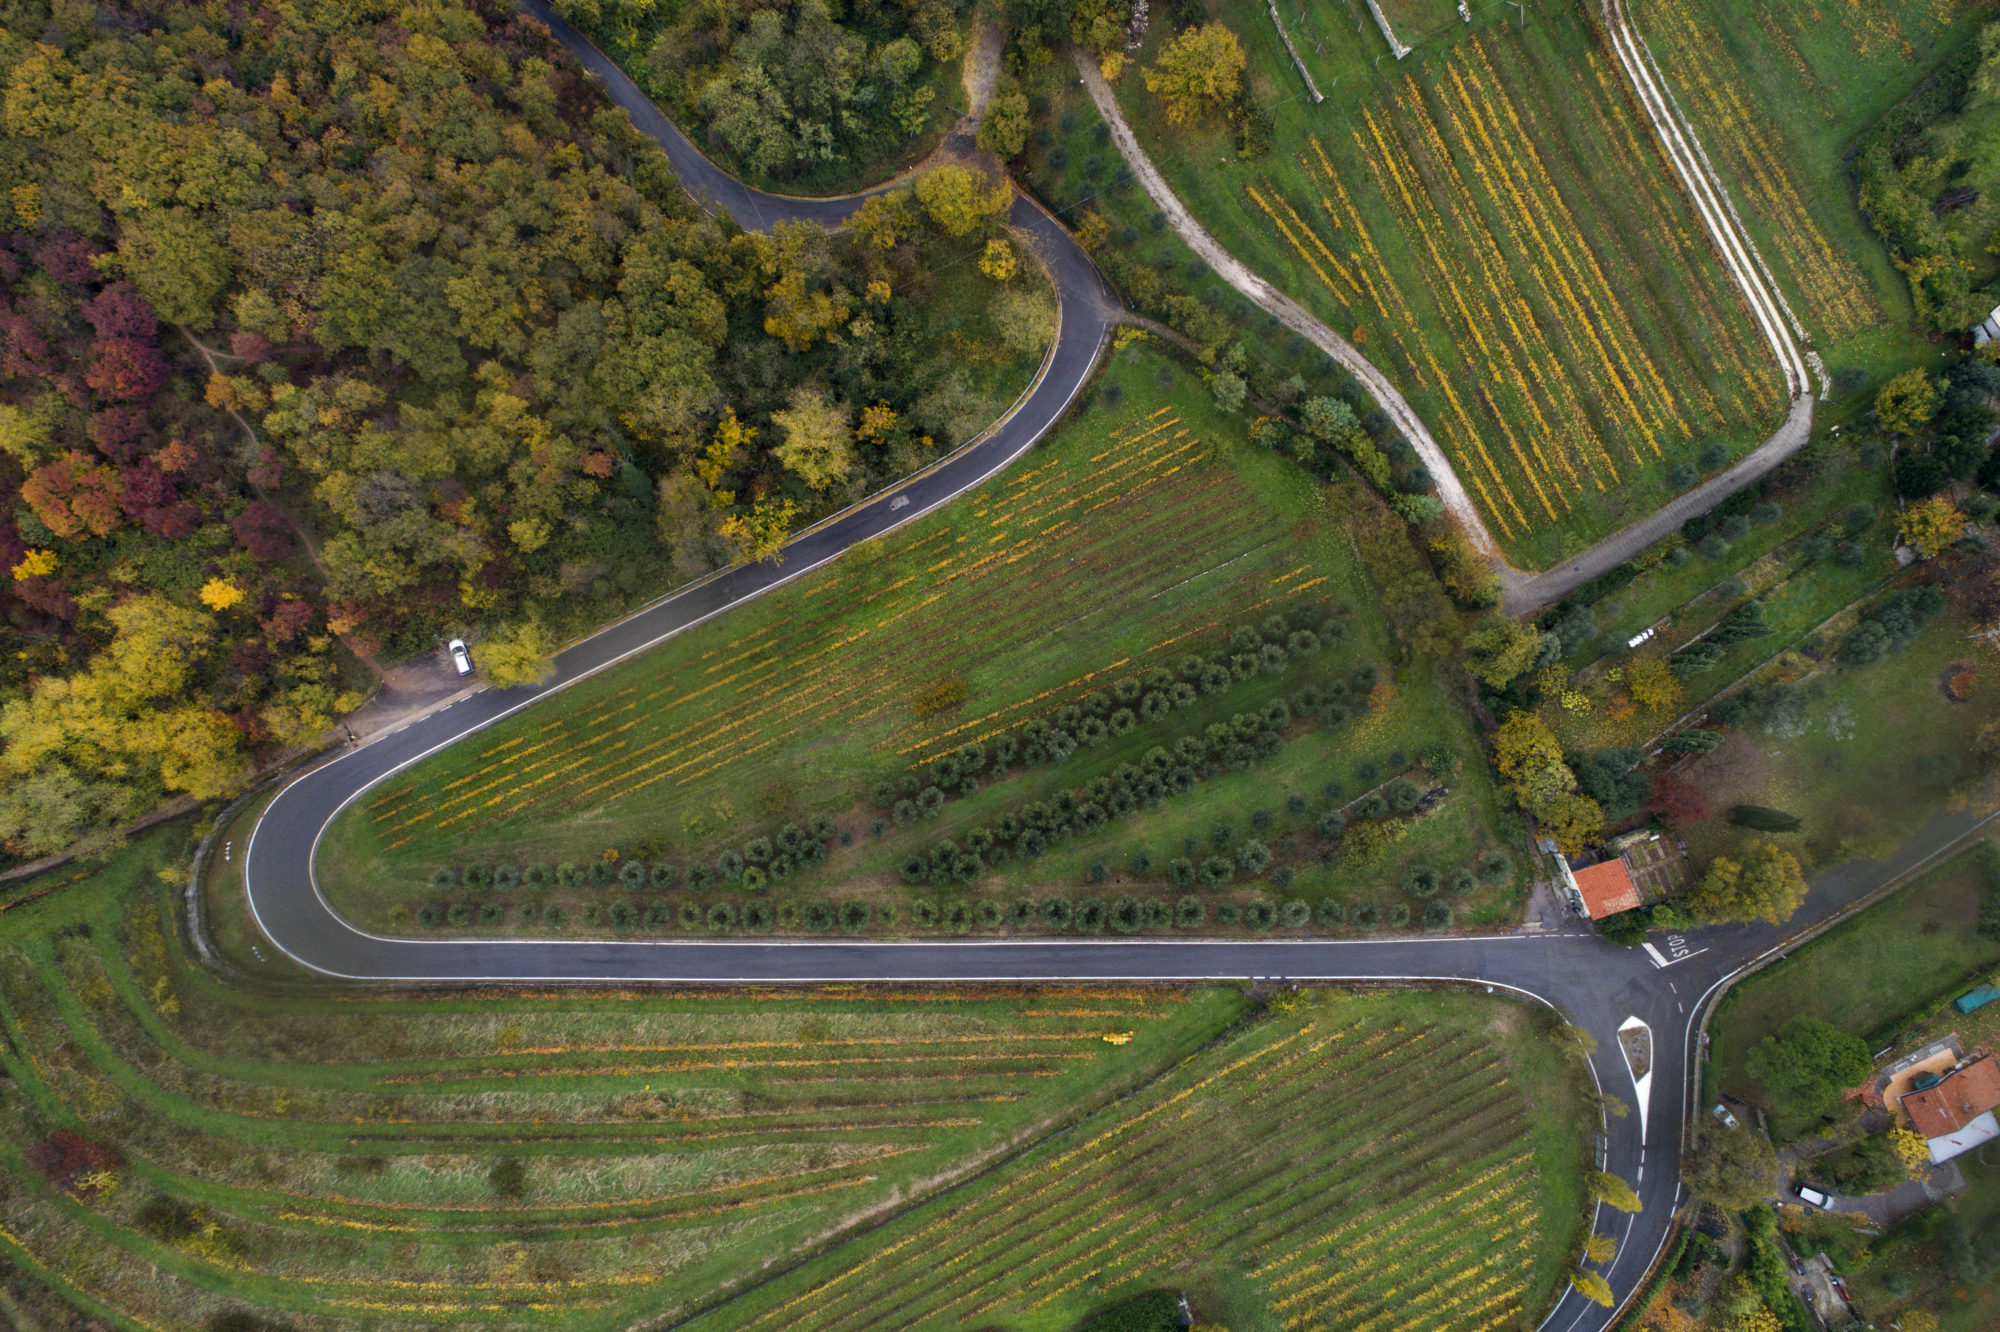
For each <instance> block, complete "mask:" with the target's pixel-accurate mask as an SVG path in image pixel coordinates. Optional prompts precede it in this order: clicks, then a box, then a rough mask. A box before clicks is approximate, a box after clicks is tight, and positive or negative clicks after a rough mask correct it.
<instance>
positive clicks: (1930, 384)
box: [1875, 369, 1938, 435]
mask: <svg viewBox="0 0 2000 1332" xmlns="http://www.w3.org/2000/svg"><path fill="white" fill-rule="evenodd" d="M1937 405H1938V386H1937V382H1936V381H1935V380H1933V379H1932V378H1931V377H1930V376H1929V375H1928V374H1926V373H1924V371H1923V370H1921V369H1917V370H1905V371H1904V372H1903V373H1902V374H1900V375H1897V376H1896V377H1895V378H1894V379H1892V380H1890V381H1889V382H1888V383H1886V384H1884V385H1883V386H1882V387H1881V388H1880V389H1878V390H1876V393H1875V419H1876V420H1877V421H1879V422H1880V423H1881V425H1882V428H1883V429H1884V430H1888V431H1891V432H1893V433H1895V434H1898V435H1914V434H1916V433H1917V432H1918V431H1919V430H1922V429H1923V428H1924V427H1925V426H1926V425H1929V424H1930V419H1931V417H1932V416H1933V415H1935V414H1936V412H1937Z"/></svg>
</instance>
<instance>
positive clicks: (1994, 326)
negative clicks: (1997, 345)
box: [1972, 305, 2000, 347]
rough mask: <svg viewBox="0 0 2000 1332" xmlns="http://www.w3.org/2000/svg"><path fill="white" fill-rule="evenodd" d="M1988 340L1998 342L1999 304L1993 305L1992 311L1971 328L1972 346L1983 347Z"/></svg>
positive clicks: (1999, 329)
mask: <svg viewBox="0 0 2000 1332" xmlns="http://www.w3.org/2000/svg"><path fill="white" fill-rule="evenodd" d="M1989 342H2000V305H1996V306H1994V307H1993V313H1992V314H1989V315H1987V316H1986V318H1985V320H1984V321H1982V322H1981V323H1980V325H1979V326H1978V327H1977V328H1975V329H1973V330H1972V345H1973V346H1975V347H1984V346H1985V345H1986V344H1987V343H1989Z"/></svg>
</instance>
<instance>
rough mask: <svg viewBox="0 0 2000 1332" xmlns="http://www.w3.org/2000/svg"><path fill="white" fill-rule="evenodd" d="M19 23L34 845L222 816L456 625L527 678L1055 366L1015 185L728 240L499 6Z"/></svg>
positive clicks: (85, 16) (5, 471)
mask: <svg viewBox="0 0 2000 1332" xmlns="http://www.w3.org/2000/svg"><path fill="white" fill-rule="evenodd" d="M0 13H3V14H4V15H5V18H4V21H0V126H4V133H0V196H4V199H0V491H4V503H0V568H4V569H5V570H7V571H8V576H7V577H5V578H0V597H4V600H5V628H4V634H5V643H4V651H0V843H4V845H5V846H6V848H7V850H8V852H9V853H10V854H12V855H14V856H16V857H26V856H35V855H41V854H46V853H49V852H53V851H56V850H59V849H63V848H66V847H71V846H76V845H79V844H82V845H85V846H89V845H93V844H97V843H101V842H102V841H103V840H104V839H105V838H106V837H107V834H106V833H105V831H104V830H105V829H107V828H111V827H115V826H117V825H118V824H120V823H123V822H125V821H126V820H128V819H129V818H131V817H132V816H134V815H136V814H138V813H140V812H143V811H145V810H147V809H150V808H152V807H154V806H155V805H157V804H159V803H160V802H161V801H163V800H166V799H170V798H172V797H175V796H187V797H193V798H197V799H204V798H208V797H212V796H215V795H218V794H221V793H224V792H227V791H230V790H232V789H235V788H236V787H238V786H240V785H241V784H242V782H243V780H244V779H245V777H246V775H247V774H248V772H249V771H250V768H251V765H252V764H253V763H254V761H255V760H256V758H257V756H258V755H259V754H260V753H267V752H270V751H271V750H273V749H274V748H276V747H283V746H288V745H299V744H305V743H307V742H309V741H310V740H311V739H312V738H313V737H315V736H317V735H319V734H320V733H322V732H323V731H324V730H325V729H326V728H327V727H328V726H329V725H330V724H331V723H332V722H333V721H334V720H335V719H336V718H337V717H338V716H339V715H340V714H342V713H343V712H345V711H347V710H349V709H351V708H352V707H354V706H355V705H356V704H357V703H358V702H359V701H360V700H361V698H362V696H363V692H364V691H365V689H366V687H367V686H368V684H369V682H370V680H371V678H372V673H373V671H374V670H375V669H376V668H377V667H378V666H379V664H380V663H382V662H384V661H390V660H395V659H400V658H406V657H408V656H410V655H412V654H414V653H418V652H422V651H426V650H429V649H431V648H434V647H435V646H436V645H437V644H438V643H439V642H440V641H441V639H442V638H443V637H444V636H446V635H448V634H451V633H483V634H484V635H485V637H486V639H487V640H488V641H489V642H491V643H494V644H495V645H500V644H509V645H512V646H513V647H515V648H516V649H520V650H522V651H523V652H525V653H526V654H527V655H529V656H533V655H536V654H541V653H546V651H547V650H548V649H549V648H550V647H552V646H553V645H554V644H555V643H558V642H560V641H561V639H562V638H563V637H564V636H565V635H567V634H568V633H570V632H573V631H575V630H579V629H582V628H584V627H587V626H588V625H590V624H594V623H597V622H601V621H602V620H604V619H606V618H609V617H610V616H611V615H613V614H616V613H617V612H618V611H619V610H620V609H622V608H623V607H624V606H626V605H629V604H631V603H632V602H633V601H634V600H636V599H637V598H638V596H639V594H640V593H642V592H643V593H644V594H646V595H657V594H658V593H659V592H661V591H664V590H666V589H667V588H668V587H671V586H673V585H675V584H676V583H679V582H683V581H686V580H688V579H691V578H694V577H698V576H700V575H702V574H704V573H706V572H708V571H710V570H712V569H714V568H717V567H720V566H722V565H724V564H727V563H730V562H733V561H737V560H742V559H748V558H756V557H760V556H762V555H765V554H768V553H770V552H771V551H773V550H775V549H776V547H777V546H778V544H780V543H781V542H782V541H783V539H784V537H785V535H786V534H787V533H788V532H789V531H792V530H796V528H797V527H799V526H802V525H803V524H805V523H806V522H809V521H811V520H812V519H814V518H815V517H817V516H819V515H821V514H824V513H826V512H830V511H831V510H833V509H835V508H837V507H839V506H840V505H841V504H843V503H846V502H848V501H849V500H851V499H852V498H854V497H857V496H859V495H861V494H863V493H866V492H867V491H868V490H870V489H872V488H874V487H876V486H879V485H880V484H881V483H882V482H883V481H884V480H886V479H888V478H892V477H894V476H897V475H901V474H904V473H906V472H908V471H910V470H912V469H913V468H915V467H918V466H920V465H922V464H923V463H924V462H925V461H927V460H928V459H930V458H931V457H934V456H936V455H937V454H939V453H941V452H942V451H944V450H946V449H948V448H949V447H951V446H953V445H955V444H957V443H961V442H963V441H964V440H965V439H966V438H968V437H969V436H970V435H972V434H974V433H976V432H977V431H978V430H979V429H980V428H982V427H983V426H984V425H985V424H986V423H987V422H988V421H989V420H990V419H991V418H992V416H993V415H995V414H996V412H997V410H998V408H999V407H1002V406H1004V405H1005V403H1006V401H1008V400H1010V399H1011V397H1012V396H1013V393H1014V392H1016V391H1018V389H1019V387H1020V386H1021V385H1022V384H1025V382H1026V380H1027V377H1028V376H1029V375H1031V374H1032V372H1033V366H1034V363H1035V362H1036V360H1037V359H1038V358H1039V356H1040V353H1041V349H1042V347H1043V346H1044V345H1045V344H1046V342H1047V340H1048V338H1049V336H1050V332H1051V329H1052V325H1053V317H1054V308H1053V302H1052V301H1051V300H1050V298H1049V296H1048V294H1047V290H1046V284H1045V282H1044V281H1043V279H1042V278H1041V276H1040V273H1039V269H1038V267H1037V266H1036V265H1035V264H1034V263H1033V262H1028V261H1023V260H1019V259H1017V258H1016V257H1015V256H1014V255H1013V254H1012V252H1011V250H1010V249H1009V242H1008V241H1007V240H1006V238H1005V237H1004V236H1000V235H998V234H996V228H997V227H998V226H999V222H1000V218H999V214H1000V212H1001V210H1002V209H1003V208H1004V205H1005V200H1006V196H1005V192H1004V191H995V190H992V189H990V188H982V187H981V186H980V184H979V182H978V181H976V180H967V179H964V178H961V177H958V176H954V175H951V174H950V173H951V172H952V171H954V170H962V169H953V168H946V169H944V171H945V174H944V176H942V177H941V178H940V179H939V181H938V188H935V189H927V190H926V191H925V192H924V198H923V199H922V200H919V199H918V198H917V196H916V193H915V192H914V191H911V190H907V189H906V190H903V191H901V192H899V193H896V194H894V195H891V196H888V197H886V198H883V199H878V200H875V201H871V203H870V204H869V206H868V208H867V209H866V210H865V211H864V214H863V215H862V216H861V217H859V218H857V219H856V221H855V223H854V224H853V225H851V226H850V227H848V228H847V229H846V230H844V231H843V232H841V233H839V234H830V233H828V232H827V231H825V230H823V229H820V228H818V227H816V226H812V225H809V224H800V225H790V226H780V227H778V228H776V229H775V231H774V233H773V234H770V235H763V234H755V233H746V232H744V231H742V230H740V229H739V228H737V227H736V226H734V225H733V224H732V223H731V222H729V221H728V220H727V219H726V218H714V217H710V216H708V215H707V214H705V213H704V212H702V211H701V210H700V209H699V208H697V207H696V205H695V204H694V203H693V202H692V201H690V199H689V198H688V197H687V195H686V194H685V193H684V192H683V191H682V189H681V188H680V186H679V183H678V182H677V181H676V179H675V177H674V176H673V174H672V172H671V170H670V169H669V167H668V164H667V161H666V159H665V157H664V156H663V155H662V154H660V153H659V151H658V150H657V149H656V148H655V147H654V146H653V145H652V144H651V143H650V142H649V141H646V140H644V139H643V138H642V137H641V136H640V135H639V134H638V133H637V132H636V131H635V130H634V129H633V128H632V127H631V125H630V122H629V121H628V120H627V119H626V117H625V116H624V114H623V113H622V112H618V111H615V110H613V109H611V108H610V107H609V106H608V104H606V103H605V102H604V101H603V100H602V99H601V98H600V97H599V95H598V94H597V93H596V92H595V91H594V90H593V89H592V88H591V87H590V85H589V84H588V83H587V82H586V81H585V80H584V78H583V77H582V76H581V74H580V73H579V71H578V70H577V69H576V67H575V66H574V65H573V64H572V63H570V61H569V60H568V58H567V57H566V56H564V55H563V54H562V53H561V51H560V49H559V48H558V47H556V46H555V44H554V43H553V42H552V41H551V40H550V39H549V37H548V35H547V33H546V31H545V30H544V29H543V28H542V27H541V26H540V25H539V24H538V23H536V22H535V21H534V20H532V19H531V18H528V17H526V16H525V15H524V14H522V13H521V12H519V11H517V10H516V9H515V7H514V6H513V5H511V4H508V3H505V2H504V0H423V2H421V3H411V4H398V3H392V2H390V0H329V2H328V3H319V4H311V5H279V6H270V7H262V8H253V7H243V6H230V5H221V4H216V5H206V6H191V5H186V4H182V3H177V2H176V0H108V2H106V3H99V4H95V5H88V4H74V3H68V2H67V0H56V3H54V4H49V3H39V2H38V0H15V2H14V3H9V4H6V5H4V6H0ZM968 174H970V173H968ZM989 240H991V241H996V242H997V243H998V245H999V247H1000V249H1001V251H1002V252H1004V253H1005V254H1006V262H1004V263H984V264H978V265H975V264H973V263H954V262H953V261H954V260H957V259H960V258H964V257H969V256H975V255H982V254H985V253H987V252H988V251H987V248H986V247H987V243H988V241H989ZM496 655H497V654H496Z"/></svg>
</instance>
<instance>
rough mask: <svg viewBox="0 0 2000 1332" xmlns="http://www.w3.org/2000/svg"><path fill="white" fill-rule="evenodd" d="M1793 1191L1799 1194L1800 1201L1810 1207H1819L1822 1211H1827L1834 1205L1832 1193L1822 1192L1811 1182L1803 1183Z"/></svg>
mask: <svg viewBox="0 0 2000 1332" xmlns="http://www.w3.org/2000/svg"><path fill="white" fill-rule="evenodd" d="M1792 1191H1793V1192H1794V1193H1796V1194H1798V1195H1799V1201H1800V1202H1802V1203H1804V1204H1805V1205H1806V1206H1808V1207H1817V1208H1819V1209H1820V1210H1821V1211H1826V1210H1827V1209H1828V1208H1830V1207H1832V1206H1833V1198H1832V1196H1831V1195H1830V1194H1825V1193H1821V1192H1820V1191H1819V1190H1818V1189H1816V1188H1814V1187H1813V1186H1812V1185H1810V1184H1801V1185H1799V1186H1798V1187H1797V1188H1795V1189H1794V1190H1792Z"/></svg>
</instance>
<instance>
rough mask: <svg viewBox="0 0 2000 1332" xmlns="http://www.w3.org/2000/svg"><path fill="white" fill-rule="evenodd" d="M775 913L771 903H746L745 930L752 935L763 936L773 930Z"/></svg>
mask: <svg viewBox="0 0 2000 1332" xmlns="http://www.w3.org/2000/svg"><path fill="white" fill-rule="evenodd" d="M773 914H774V913H773V912H772V910H771V904H770V903H769V902H745V903H744V904H743V928H744V930H745V931H747V932H748V933H751V934H762V933H764V932H765V931H767V930H769V929H770V928H771V917H772V915H773Z"/></svg>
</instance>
